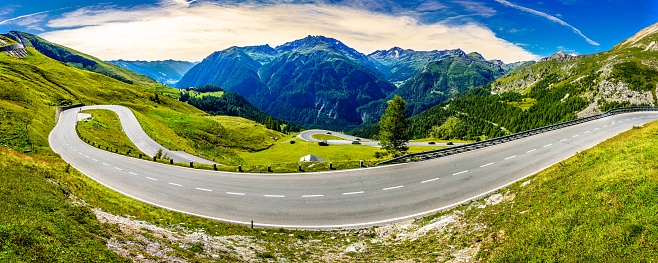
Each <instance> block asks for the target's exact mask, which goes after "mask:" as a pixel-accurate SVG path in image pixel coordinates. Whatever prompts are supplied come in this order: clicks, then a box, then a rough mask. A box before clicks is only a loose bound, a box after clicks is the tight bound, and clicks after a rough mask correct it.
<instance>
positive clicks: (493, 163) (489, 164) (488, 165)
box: [480, 163, 494, 167]
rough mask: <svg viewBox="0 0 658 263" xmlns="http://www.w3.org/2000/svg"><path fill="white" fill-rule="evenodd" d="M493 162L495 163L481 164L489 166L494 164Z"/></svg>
mask: <svg viewBox="0 0 658 263" xmlns="http://www.w3.org/2000/svg"><path fill="white" fill-rule="evenodd" d="M492 164H494V163H488V164H483V165H480V167H487V166H489V165H492Z"/></svg>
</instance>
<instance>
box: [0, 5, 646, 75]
mask: <svg viewBox="0 0 658 263" xmlns="http://www.w3.org/2000/svg"><path fill="white" fill-rule="evenodd" d="M656 22H658V1H655V0H638V1H621V0H598V1H583V0H544V1H529V0H479V1H468V0H452V1H442V0H429V1H406V0H398V1H392V0H378V1H374V0H342V1H338V0H301V1H298V0H252V1H231V0H228V1H211V0H196V1H190V0H159V1H153V0H131V1H125V0H119V1H108V0H105V1H94V0H91V1H90V0H68V1H52V0H49V1H45V0H43V1H42V0H27V1H25V0H22V1H17V0H3V1H2V2H1V3H0V33H5V32H8V31H10V30H19V31H25V32H29V33H33V34H37V35H40V36H42V37H44V38H46V39H47V40H50V41H52V42H55V43H58V44H62V45H65V46H69V47H72V48H74V49H77V50H79V51H82V52H85V53H88V54H91V55H94V56H96V57H99V58H101V59H104V60H111V59H129V60H137V59H139V60H162V59H179V60H188V61H198V60H201V59H202V58H203V57H205V56H207V55H209V54H210V53H211V52H213V51H216V50H222V49H225V48H228V47H230V46H234V45H236V46H245V45H260V44H270V45H271V46H276V45H280V44H283V43H285V42H288V41H292V40H295V39H299V38H303V37H305V36H307V35H325V36H328V37H333V38H336V39H338V40H340V41H342V42H344V43H345V44H347V45H349V46H351V47H353V48H355V49H357V50H359V51H361V52H363V53H365V54H368V53H370V52H373V51H375V50H380V49H389V48H391V47H393V46H399V47H402V48H411V49H415V50H434V49H438V50H443V49H454V48H461V49H463V50H465V51H467V52H472V51H477V52H480V53H481V54H483V55H484V56H485V57H486V58H487V59H501V60H503V61H505V62H514V61H520V60H529V59H538V58H541V57H544V56H548V55H550V54H552V53H555V52H557V51H560V50H563V51H566V52H575V53H577V54H589V53H596V52H601V51H605V50H608V49H610V48H611V47H613V46H614V45H616V44H617V43H619V42H621V41H623V40H624V39H626V38H628V37H631V36H632V35H634V34H635V33H637V32H638V31H639V30H641V29H643V28H645V27H647V26H649V25H652V24H654V23H656Z"/></svg>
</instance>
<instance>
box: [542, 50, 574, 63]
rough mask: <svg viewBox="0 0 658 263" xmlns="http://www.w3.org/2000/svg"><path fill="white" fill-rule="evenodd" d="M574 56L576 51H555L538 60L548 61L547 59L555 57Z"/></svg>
mask: <svg viewBox="0 0 658 263" xmlns="http://www.w3.org/2000/svg"><path fill="white" fill-rule="evenodd" d="M575 56H577V55H576V53H570V54H567V53H565V52H564V51H559V52H557V53H555V54H553V55H550V56H548V57H545V58H542V59H540V60H539V62H542V61H548V60H551V59H556V58H565V57H575Z"/></svg>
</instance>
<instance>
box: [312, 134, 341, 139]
mask: <svg viewBox="0 0 658 263" xmlns="http://www.w3.org/2000/svg"><path fill="white" fill-rule="evenodd" d="M311 138H313V139H316V140H343V141H349V140H348V139H345V138H341V137H338V136H334V135H329V134H313V135H311Z"/></svg>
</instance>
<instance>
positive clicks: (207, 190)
mask: <svg viewBox="0 0 658 263" xmlns="http://www.w3.org/2000/svg"><path fill="white" fill-rule="evenodd" d="M194 189H197V190H199V191H206V192H212V190H210V189H205V188H194Z"/></svg>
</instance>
